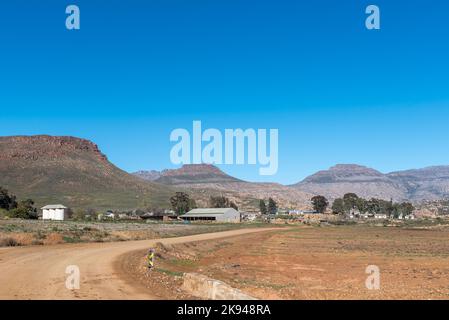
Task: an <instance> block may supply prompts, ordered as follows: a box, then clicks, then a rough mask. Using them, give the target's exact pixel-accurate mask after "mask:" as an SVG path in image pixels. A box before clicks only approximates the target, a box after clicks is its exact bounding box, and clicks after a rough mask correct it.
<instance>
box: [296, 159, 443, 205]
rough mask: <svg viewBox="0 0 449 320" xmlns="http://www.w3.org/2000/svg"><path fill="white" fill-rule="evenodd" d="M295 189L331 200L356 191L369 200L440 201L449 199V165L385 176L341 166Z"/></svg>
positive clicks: (362, 168) (300, 183)
mask: <svg viewBox="0 0 449 320" xmlns="http://www.w3.org/2000/svg"><path fill="white" fill-rule="evenodd" d="M292 187H294V188H297V189H298V190H301V191H304V192H310V193H314V194H322V195H324V196H326V197H328V198H330V199H335V198H336V197H341V196H342V195H343V194H344V193H347V192H354V193H356V194H357V195H359V196H362V197H365V198H371V197H376V198H382V199H386V200H389V199H393V200H396V201H401V200H411V201H416V202H418V201H422V200H436V199H442V198H446V197H448V196H449V166H436V167H427V168H423V169H413V170H405V171H397V172H391V173H387V174H383V173H381V172H379V171H377V170H374V169H371V168H368V167H364V166H360V165H355V164H339V165H336V166H334V167H331V168H329V169H328V170H323V171H319V172H317V173H315V174H313V175H311V176H309V177H307V178H305V179H304V180H303V181H301V182H299V183H297V184H294V185H293V186H292Z"/></svg>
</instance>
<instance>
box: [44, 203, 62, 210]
mask: <svg viewBox="0 0 449 320" xmlns="http://www.w3.org/2000/svg"><path fill="white" fill-rule="evenodd" d="M41 209H42V210H44V209H67V207H65V206H63V205H62V204H49V205H47V206H45V207H42V208H41Z"/></svg>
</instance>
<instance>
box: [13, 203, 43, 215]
mask: <svg viewBox="0 0 449 320" xmlns="http://www.w3.org/2000/svg"><path fill="white" fill-rule="evenodd" d="M11 216H12V217H13V218H20V219H37V218H38V215H37V209H36V208H35V207H34V201H33V200H31V199H27V200H24V201H20V202H19V204H18V205H17V208H15V209H12V210H11Z"/></svg>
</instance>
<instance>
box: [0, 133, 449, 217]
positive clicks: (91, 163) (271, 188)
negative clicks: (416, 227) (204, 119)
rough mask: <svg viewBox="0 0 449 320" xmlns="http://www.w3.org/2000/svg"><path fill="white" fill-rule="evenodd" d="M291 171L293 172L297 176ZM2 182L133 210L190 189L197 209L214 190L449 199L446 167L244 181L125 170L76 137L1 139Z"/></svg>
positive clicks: (294, 200)
mask: <svg viewBox="0 0 449 320" xmlns="http://www.w3.org/2000/svg"><path fill="white" fill-rule="evenodd" d="M293 174H294V172H292V175H293ZM0 186H2V187H5V188H7V189H9V190H10V191H11V192H12V193H14V194H16V195H17V196H18V197H19V198H21V199H24V198H32V199H34V200H35V201H36V203H37V204H38V205H44V204H49V203H63V204H66V205H68V206H71V207H93V208H113V209H131V208H137V207H150V206H162V207H169V198H170V196H171V195H172V194H173V193H174V192H176V191H186V192H188V193H189V194H190V195H191V196H192V197H193V198H194V199H195V200H196V201H197V203H198V205H199V206H207V201H208V199H209V197H210V196H211V195H224V196H227V197H229V198H231V199H232V200H233V201H234V202H236V203H237V204H238V205H239V207H240V208H241V209H243V210H252V209H253V210H254V209H256V208H257V206H258V201H259V199H267V198H268V197H272V198H274V199H275V200H276V201H277V202H278V203H279V207H284V208H299V209H303V208H304V209H305V208H309V207H310V198H311V197H312V196H313V195H317V194H321V195H324V196H326V197H327V198H328V199H330V200H333V199H335V198H337V197H341V196H342V195H343V194H344V193H347V192H354V193H356V194H357V195H359V196H362V197H365V198H371V197H376V198H382V199H386V200H389V199H393V200H395V201H402V200H409V201H413V202H420V201H422V200H438V199H442V198H447V197H448V196H449V166H436V167H428V168H424V169H413V170H406V171H397V172H391V173H386V174H385V173H381V172H379V171H377V170H375V169H371V168H368V167H364V166H361V165H356V164H338V165H335V166H334V167H331V168H329V169H328V170H322V171H319V172H317V173H315V174H312V175H310V176H309V177H307V178H305V179H304V180H302V181H300V182H298V183H296V184H293V185H289V186H286V185H282V184H278V183H260V182H257V183H256V182H249V181H244V180H241V179H238V178H235V177H232V176H230V175H228V174H226V173H225V172H223V171H222V170H220V169H219V168H217V167H215V166H213V165H209V164H198V165H184V166H182V167H181V168H178V169H169V170H162V171H156V170H151V171H139V172H135V173H133V174H130V173H127V172H125V171H123V170H121V169H119V168H118V167H116V166H115V165H114V164H112V163H111V162H110V161H109V160H108V158H107V156H106V155H104V154H103V153H102V152H101V151H100V150H99V148H98V146H97V145H96V144H94V143H93V142H91V141H88V140H85V139H80V138H75V137H56V136H47V135H39V136H11V137H0Z"/></svg>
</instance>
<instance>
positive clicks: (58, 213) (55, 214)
mask: <svg viewBox="0 0 449 320" xmlns="http://www.w3.org/2000/svg"><path fill="white" fill-rule="evenodd" d="M41 209H42V219H43V220H59V221H62V220H64V219H65V218H66V214H67V207H65V206H63V205H62V204H49V205H48V206H45V207H42V208H41Z"/></svg>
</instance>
